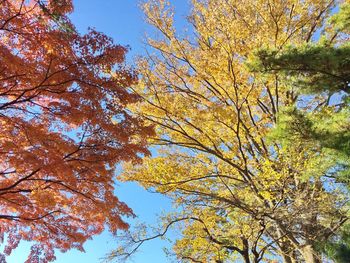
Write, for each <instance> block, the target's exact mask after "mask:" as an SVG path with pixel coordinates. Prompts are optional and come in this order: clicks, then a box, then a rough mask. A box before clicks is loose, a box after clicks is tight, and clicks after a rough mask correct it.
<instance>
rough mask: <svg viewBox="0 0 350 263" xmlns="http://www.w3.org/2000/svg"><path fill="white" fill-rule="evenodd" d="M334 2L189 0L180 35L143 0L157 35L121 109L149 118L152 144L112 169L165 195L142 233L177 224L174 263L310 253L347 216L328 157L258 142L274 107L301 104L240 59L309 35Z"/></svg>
mask: <svg viewBox="0 0 350 263" xmlns="http://www.w3.org/2000/svg"><path fill="white" fill-rule="evenodd" d="M336 4H337V2H336V1H323V0H305V1H298V0H269V1H253V0H244V1H243V0H215V1H214V0H193V1H192V6H193V8H192V12H191V15H190V16H189V17H188V22H189V26H190V31H191V32H192V33H190V34H187V35H185V36H181V34H180V33H178V32H177V31H176V29H175V27H174V18H173V16H174V13H173V9H172V8H171V6H170V4H169V3H168V2H167V1H164V0H152V1H149V2H147V3H145V4H144V6H143V8H144V11H145V14H146V16H147V19H148V22H149V23H150V24H151V25H153V26H154V27H155V28H156V29H157V30H158V32H159V35H158V37H157V38H155V39H152V38H150V39H148V44H149V45H150V46H151V47H152V48H153V51H154V52H153V53H150V54H149V56H147V57H146V58H143V59H141V60H140V61H139V64H138V69H139V72H140V75H141V76H142V78H141V81H140V83H139V84H138V85H137V86H135V87H134V89H135V91H136V92H137V93H138V94H140V95H141V96H142V97H143V101H142V102H141V103H140V104H138V105H137V106H135V108H133V110H134V111H135V112H137V113H138V114H139V115H140V116H141V117H142V118H144V119H145V120H147V121H148V122H149V123H150V124H153V125H154V126H155V128H156V131H157V135H156V137H155V138H153V139H152V140H151V143H152V144H153V145H155V146H157V147H156V148H155V149H157V150H158V153H157V154H155V156H153V157H149V158H145V159H144V162H143V164H142V165H139V166H137V167H133V166H132V165H125V170H124V173H123V174H122V176H121V178H122V179H123V180H126V181H137V182H139V183H140V184H141V185H142V186H144V187H145V188H147V189H151V190H155V191H157V192H159V193H163V194H165V195H168V196H169V197H171V198H172V199H173V201H174V204H175V205H177V207H178V209H177V212H175V213H174V214H171V215H168V216H166V217H165V218H164V230H163V232H162V231H161V232H160V233H159V234H158V235H155V236H153V237H143V236H134V235H131V237H130V238H131V239H132V241H133V244H134V246H133V247H131V248H130V247H129V250H127V249H128V247H125V248H124V249H120V250H117V251H114V252H112V254H111V255H112V256H115V255H118V254H119V255H125V256H128V255H130V254H131V253H133V252H134V251H135V250H136V249H137V248H138V247H139V246H140V245H141V244H142V243H143V242H144V241H145V240H148V239H150V238H155V237H158V236H162V235H165V234H166V231H167V230H168V228H169V227H170V226H173V225H175V224H177V225H179V226H180V228H181V230H182V235H181V237H180V238H179V239H178V240H177V241H176V243H175V245H174V252H175V253H176V256H177V257H178V259H179V260H181V261H183V262H228V261H234V260H236V259H239V260H244V262H260V261H264V262H270V261H273V260H272V258H274V259H276V258H277V259H281V260H282V259H283V261H284V262H303V261H306V262H320V261H321V260H322V259H321V255H319V253H317V252H316V250H315V246H316V243H317V241H321V240H327V239H328V238H329V237H330V236H331V235H332V234H333V233H335V232H336V231H337V230H338V229H339V228H340V227H341V226H342V224H344V222H345V221H346V220H347V210H346V209H347V195H346V192H344V191H345V190H343V188H342V187H339V186H338V185H337V184H336V183H334V182H332V181H330V180H328V179H327V174H328V173H329V172H330V171H332V169H334V166H335V164H336V162H335V160H333V159H331V158H328V157H327V155H326V153H324V152H322V151H320V149H319V147H317V146H316V145H310V144H308V143H304V142H303V141H301V140H295V142H294V143H293V144H292V145H289V146H288V147H282V146H281V144H280V143H279V141H277V140H268V135H269V132H270V130H271V128H273V127H274V126H275V123H276V121H277V118H278V112H279V110H280V109H281V108H282V107H286V106H288V105H292V104H294V103H295V102H299V104H300V105H303V106H305V105H306V106H308V107H309V106H310V107H311V106H312V105H314V104H315V103H317V98H315V99H313V100H305V98H304V97H302V96H298V93H297V92H296V91H295V90H294V88H293V87H291V86H290V85H288V84H286V83H285V82H284V81H283V79H281V78H280V76H278V75H277V74H272V75H269V76H261V75H259V74H257V73H252V72H251V71H249V69H248V68H247V67H246V62H247V60H248V59H249V58H250V56H251V55H252V54H253V52H254V50H256V49H258V48H260V47H262V46H270V47H271V46H272V47H274V48H275V49H282V48H284V47H285V46H287V45H295V46H299V45H302V44H305V43H307V42H310V41H312V39H313V38H314V37H315V34H316V32H317V31H318V30H319V29H320V28H321V27H322V25H323V24H324V21H325V19H326V18H327V17H328V16H329V15H330V12H331V10H332V8H334V6H335V5H336Z"/></svg>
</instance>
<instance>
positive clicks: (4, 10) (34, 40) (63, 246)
mask: <svg viewBox="0 0 350 263" xmlns="http://www.w3.org/2000/svg"><path fill="white" fill-rule="evenodd" d="M72 10H73V6H72V1H71V0H48V1H39V0H30V1H28V0H0V39H1V41H0V131H1V132H0V232H1V235H2V236H3V237H4V235H5V236H6V240H7V242H6V247H5V249H4V254H6V255H9V254H11V251H12V250H13V249H15V248H16V247H17V245H18V243H19V242H20V241H21V240H28V241H32V242H33V244H34V245H33V246H32V249H31V253H30V255H29V257H28V259H27V262H49V261H53V260H54V259H55V255H54V249H60V250H61V251H67V250H68V249H71V248H77V249H79V250H83V247H82V245H83V243H84V242H85V241H86V240H87V239H89V238H91V236H93V235H95V234H98V233H101V232H102V231H103V230H104V228H105V226H106V225H108V227H109V229H110V230H111V232H116V231H117V230H118V229H125V228H127V227H128V225H127V223H125V222H124V221H123V219H122V216H131V215H133V214H132V211H131V209H129V208H128V207H127V205H126V204H124V203H123V202H121V201H119V200H118V198H117V197H116V196H115V195H114V194H113V191H114V187H113V184H114V183H113V182H114V169H115V165H116V164H117V163H118V162H120V161H122V160H134V161H138V160H139V158H138V156H139V155H140V154H141V155H142V154H148V151H147V150H146V145H145V139H146V138H147V136H149V135H150V134H152V129H151V128H150V127H145V126H144V125H143V123H142V122H141V121H140V120H138V119H135V118H134V117H132V116H131V115H130V113H129V112H128V111H127V110H126V109H125V106H126V105H127V104H129V103H133V102H135V101H137V100H138V97H137V96H136V95H135V94H132V93H131V92H130V91H129V90H128V87H129V86H130V85H132V84H133V83H134V82H135V81H136V74H135V73H134V72H133V71H132V70H130V69H128V68H127V67H126V66H125V64H124V59H125V54H126V52H127V48H125V47H122V46H119V45H115V44H114V43H113V41H112V39H111V38H109V37H107V36H105V35H104V34H102V33H99V32H96V31H94V30H90V31H89V33H87V34H86V35H80V34H79V33H77V32H76V30H75V29H74V26H73V25H72V23H71V22H70V20H69V19H68V17H67V14H68V13H69V12H71V11H72ZM1 257H2V258H4V257H5V256H4V255H3V254H1Z"/></svg>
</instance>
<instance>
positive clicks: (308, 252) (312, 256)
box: [302, 245, 321, 263]
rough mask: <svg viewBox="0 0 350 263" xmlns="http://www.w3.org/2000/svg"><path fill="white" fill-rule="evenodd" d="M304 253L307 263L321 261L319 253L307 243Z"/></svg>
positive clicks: (319, 262) (318, 262)
mask: <svg viewBox="0 0 350 263" xmlns="http://www.w3.org/2000/svg"><path fill="white" fill-rule="evenodd" d="M302 254H303V257H304V260H305V262H306V263H321V257H320V256H319V255H317V253H316V252H315V250H314V249H313V248H312V246H311V245H306V246H305V247H304V248H303V249H302Z"/></svg>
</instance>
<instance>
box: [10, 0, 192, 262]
mask: <svg viewBox="0 0 350 263" xmlns="http://www.w3.org/2000/svg"><path fill="white" fill-rule="evenodd" d="M73 2H74V6H75V10H74V13H73V14H72V15H71V19H72V21H73V23H74V24H75V25H76V27H77V29H78V30H79V31H80V32H82V33H84V32H86V30H87V28H88V27H93V28H95V29H96V30H98V31H101V32H104V33H105V34H107V35H108V36H111V37H112V38H113V39H114V40H115V42H116V43H118V44H122V45H129V46H130V47H131V51H130V52H129V55H128V61H129V63H132V61H133V58H134V57H136V56H138V55H142V54H143V53H144V46H143V43H142V40H143V39H144V36H145V34H146V33H150V32H151V28H150V27H149V26H148V25H147V24H146V23H145V22H144V19H143V14H142V11H141V10H140V8H139V7H138V4H139V0H100V1H97V0H73ZM172 2H173V3H174V4H175V8H176V9H175V11H176V12H177V14H178V15H177V20H178V21H177V24H178V25H180V26H182V25H183V19H184V17H185V14H188V11H189V10H188V9H189V5H188V0H176V1H172ZM116 194H117V196H118V197H119V198H120V199H121V200H122V201H124V202H126V203H127V204H128V205H129V206H130V207H131V208H132V209H133V210H134V213H135V214H136V215H137V216H138V218H137V219H136V220H132V221H130V223H131V224H133V223H135V222H136V221H140V222H146V223H148V224H156V222H157V215H158V214H161V213H162V212H165V211H169V210H170V209H171V203H170V202H169V200H167V199H165V198H164V197H162V196H161V195H159V194H151V193H148V192H147V191H145V190H143V189H142V188H141V187H139V186H137V185H136V184H134V183H128V184H119V185H118V186H117V187H116ZM117 245H118V243H117V241H116V240H115V239H114V238H113V237H112V236H111V235H110V234H109V233H107V232H104V233H103V234H101V235H99V236H97V237H95V238H94V239H93V240H90V241H88V242H87V243H86V244H85V246H84V247H85V250H86V253H81V252H79V251H77V250H71V251H68V252H67V253H65V254H62V253H59V252H58V253H57V260H56V261H55V262H56V263H75V262H79V263H80V262H84V263H96V262H99V261H100V258H102V257H103V256H104V255H105V254H106V253H108V252H109V251H110V250H111V249H113V248H115V247H117ZM166 245H167V243H166V242H165V241H161V240H154V241H151V242H149V243H146V244H145V245H144V246H142V248H141V250H140V251H139V252H138V253H137V254H136V255H135V256H134V257H133V259H132V260H131V261H130V262H135V263H163V262H168V261H169V260H167V258H166V256H165V253H164V252H163V247H164V246H166ZM29 248H30V244H29V243H25V242H23V243H22V244H21V245H20V246H19V247H18V248H17V249H16V250H15V251H14V252H13V255H12V256H11V257H10V258H9V259H8V263H21V262H24V261H25V259H26V257H27V255H28V253H29Z"/></svg>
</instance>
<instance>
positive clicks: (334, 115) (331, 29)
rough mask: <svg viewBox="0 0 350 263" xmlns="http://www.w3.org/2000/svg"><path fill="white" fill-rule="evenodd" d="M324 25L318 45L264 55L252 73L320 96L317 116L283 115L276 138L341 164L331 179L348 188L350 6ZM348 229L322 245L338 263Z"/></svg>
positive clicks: (346, 253)
mask: <svg viewBox="0 0 350 263" xmlns="http://www.w3.org/2000/svg"><path fill="white" fill-rule="evenodd" d="M339 8H340V10H339V12H338V13H336V14H335V15H333V16H332V17H331V18H330V19H329V21H328V23H327V24H326V27H325V29H324V30H323V33H322V34H321V37H320V39H319V40H318V41H317V42H313V43H307V44H305V45H303V46H298V47H297V46H289V47H286V48H284V49H282V50H276V49H268V48H264V49H260V50H258V52H257V53H256V57H255V59H254V60H253V61H252V63H251V67H252V69H253V70H255V71H260V72H264V73H267V74H274V73H278V74H279V75H281V76H283V77H284V79H285V81H287V82H289V83H290V85H293V86H294V87H296V92H298V94H299V96H306V95H308V96H318V97H319V98H322V97H323V99H319V104H318V105H317V107H316V108H314V109H313V110H310V109H308V110H305V109H302V108H300V107H299V108H297V107H296V106H295V105H294V106H293V107H292V108H289V109H285V110H284V111H283V112H281V113H280V116H279V121H278V123H277V127H276V129H275V131H274V134H273V135H274V136H275V137H276V138H278V139H279V140H281V137H283V141H284V143H285V144H290V143H291V142H292V141H293V140H295V139H296V138H297V139H299V140H300V139H302V140H303V141H307V142H309V143H311V144H313V145H319V146H320V147H321V148H322V150H323V151H324V152H325V151H327V155H328V156H329V155H333V158H334V159H337V162H338V168H337V169H336V170H335V171H334V172H333V173H332V175H331V177H332V178H333V179H334V180H336V181H338V182H342V183H344V184H345V185H347V187H348V188H349V187H350V173H349V172H350V169H349V168H350V163H349V160H350V159H349V158H350V132H349V131H350V120H349V110H350V104H349V102H350V100H349V94H350V86H349V83H350V71H349V69H350V64H349V61H350V49H349V47H350V46H349V33H350V4H349V3H346V2H345V3H343V4H342V5H341V6H340V7H339ZM349 227H350V226H349V224H348V223H347V224H345V225H344V227H342V229H341V230H340V231H339V232H338V233H335V234H334V236H333V237H332V238H331V239H330V240H328V241H327V242H320V244H319V245H318V247H319V249H320V250H321V251H322V252H325V253H326V254H328V255H329V256H330V257H331V258H333V259H334V260H335V261H336V262H344V263H345V262H347V261H348V259H349V258H350V243H349V236H350V232H349Z"/></svg>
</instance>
